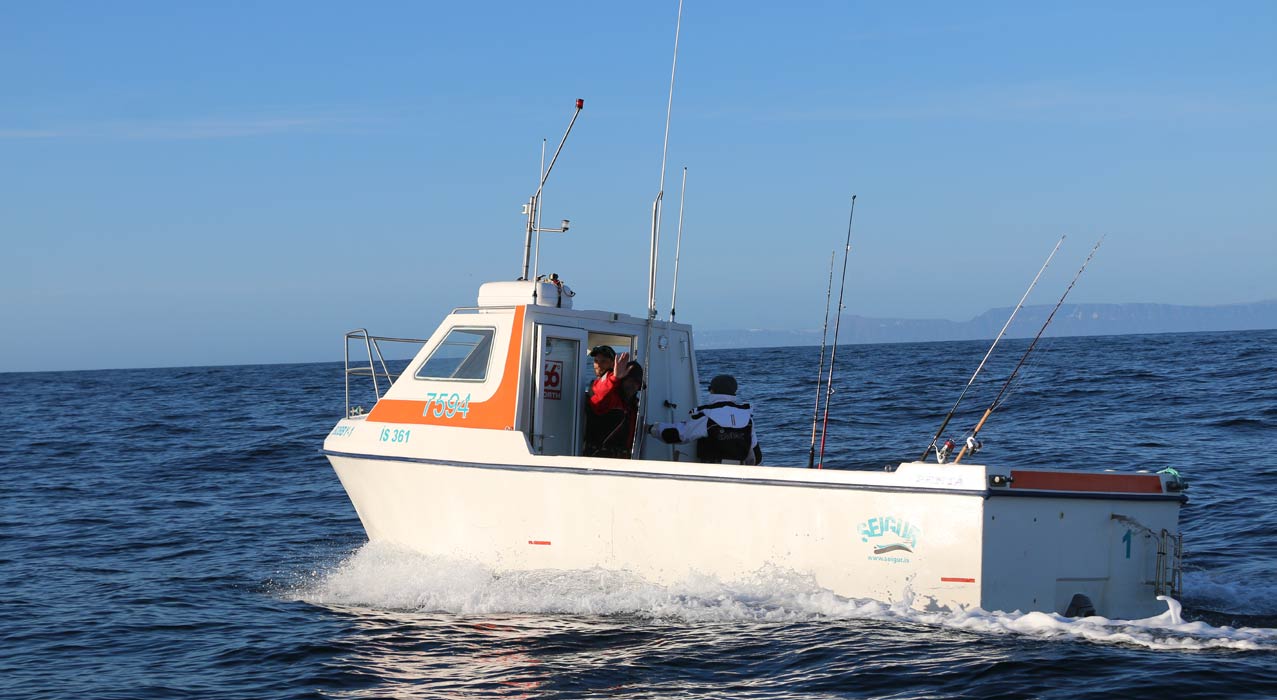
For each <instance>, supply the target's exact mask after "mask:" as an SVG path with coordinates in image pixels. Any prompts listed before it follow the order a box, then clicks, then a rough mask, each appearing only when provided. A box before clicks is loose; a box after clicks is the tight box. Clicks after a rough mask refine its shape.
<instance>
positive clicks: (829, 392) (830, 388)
mask: <svg viewBox="0 0 1277 700" xmlns="http://www.w3.org/2000/svg"><path fill="white" fill-rule="evenodd" d="M855 219H856V195H854V194H853V195H851V213H850V214H848V215H847V245H846V247H845V248H843V251H842V283H841V284H839V285H838V316H837V317H836V318H835V319H834V346H833V347H832V348H830V350H829V383H828V384H827V385H826V388H825V418H824V422H823V424H822V425H821V426H820V461H818V462H816V468H817V469H823V468H824V467H825V437H826V436H827V435H828V433H829V399H830V397H832V396H833V395H834V360H835V359H836V358H837V357H838V329H839V328H842V295H843V290H845V289H846V288H847V258H848V257H849V256H850V255H851V222H852V221H854V220H855Z"/></svg>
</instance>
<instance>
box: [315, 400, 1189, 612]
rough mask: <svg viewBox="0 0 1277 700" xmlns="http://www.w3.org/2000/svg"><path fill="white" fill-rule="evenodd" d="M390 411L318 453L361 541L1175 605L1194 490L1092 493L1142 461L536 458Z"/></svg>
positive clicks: (967, 595)
mask: <svg viewBox="0 0 1277 700" xmlns="http://www.w3.org/2000/svg"><path fill="white" fill-rule="evenodd" d="M383 427H384V424H382V423H370V422H368V421H365V420H363V419H360V418H355V419H345V420H343V421H342V422H341V423H339V424H338V426H337V428H336V429H334V431H333V433H332V434H330V436H329V437H328V439H327V440H326V442H325V452H326V454H327V455H328V457H329V460H330V461H331V463H332V465H333V468H334V469H335V470H336V472H337V474H338V476H339V478H340V479H341V482H342V484H343V486H344V487H345V488H346V491H347V493H348V494H349V495H350V498H351V501H352V502H353V504H354V506H355V509H356V511H357V512H358V514H359V517H360V519H361V521H362V522H363V525H364V528H365V530H366V531H367V533H368V537H369V539H370V540H372V541H374V542H388V543H394V544H397V545H400V546H403V547H407V548H410V549H412V550H415V551H418V552H421V553H424V554H431V555H442V556H448V557H455V558H461V559H465V560H470V561H474V562H477V563H479V564H482V565H484V566H487V567H490V568H492V569H495V570H499V571H511V570H534V569H589V568H593V567H602V568H605V569H612V570H622V571H628V572H631V573H634V574H637V575H639V576H642V577H643V578H645V579H647V580H650V581H653V582H656V583H664V584H668V583H674V582H677V581H680V580H683V579H685V578H686V577H688V576H690V575H694V574H703V575H709V576H713V577H716V578H718V579H720V580H723V581H731V580H735V579H740V578H741V577H745V576H748V575H750V574H752V573H754V572H757V571H759V570H760V569H763V568H766V567H777V568H780V569H783V570H791V571H796V572H799V573H801V574H804V575H809V576H811V577H812V579H813V580H814V582H815V583H816V584H817V585H819V586H821V587H823V588H826V589H829V590H830V591H833V592H834V593H836V594H838V595H841V596H845V597H849V598H872V599H876V600H881V601H887V602H898V601H908V602H909V603H910V604H911V605H913V606H915V607H918V608H921V609H929V610H957V609H960V608H968V607H976V606H978V607H981V608H984V609H987V610H1007V611H1010V610H1022V611H1029V610H1039V611H1047V612H1060V613H1063V612H1065V610H1066V608H1067V607H1068V605H1069V602H1070V600H1071V599H1072V597H1073V595H1074V594H1076V593H1083V594H1085V595H1087V596H1088V597H1089V598H1090V600H1091V601H1092V602H1093V603H1094V605H1095V609H1096V612H1097V613H1098V614H1100V615H1104V616H1106V617H1114V618H1139V617H1147V616H1151V615H1154V614H1157V613H1160V612H1162V611H1164V610H1165V604H1164V603H1161V602H1159V601H1158V600H1157V599H1156V595H1157V593H1158V592H1159V591H1158V590H1156V589H1157V584H1156V579H1157V574H1158V567H1159V561H1158V554H1157V548H1158V546H1159V544H1161V545H1162V546H1165V542H1166V541H1168V540H1167V539H1166V538H1165V537H1162V536H1160V535H1162V533H1163V531H1165V533H1168V534H1169V535H1170V536H1171V537H1173V536H1174V535H1175V533H1176V532H1177V529H1178V515H1179V508H1180V504H1181V500H1182V496H1180V494H1178V493H1172V492H1171V491H1170V489H1167V488H1166V485H1167V483H1168V481H1169V479H1170V477H1158V476H1154V475H1140V476H1139V477H1135V478H1143V479H1144V480H1145V481H1144V483H1145V485H1147V484H1148V483H1150V482H1148V480H1149V479H1153V480H1156V481H1157V482H1158V483H1157V484H1156V485H1155V486H1160V487H1161V488H1160V489H1158V490H1159V491H1160V493H1156V494H1154V493H1134V492H1129V491H1128V492H1121V491H1120V489H1119V490H1118V492H1095V488H1094V486H1093V484H1094V483H1105V481H1104V480H1106V479H1107V480H1112V479H1113V478H1131V477H1129V476H1128V477H1117V475H1108V474H1088V473H1082V472H1048V471H1037V472H1035V471H1033V470H1017V471H1014V472H1013V471H1010V470H1007V469H997V468H991V467H986V466H981V465H974V464H960V465H938V464H924V463H906V464H902V465H900V467H899V468H898V469H896V470H895V471H893V472H857V471H834V470H809V469H786V468H777V467H749V466H728V465H705V464H697V463H689V462H670V461H654V460H640V461H631V460H611V459H598V458H589V457H577V456H544V455H537V454H532V453H531V450H530V448H529V446H528V443H527V440H526V438H525V437H524V435H523V433H521V432H518V431H502V430H455V429H450V428H446V427H431V426H412V427H411V428H412V438H411V440H412V441H413V446H412V448H409V447H408V446H406V445H392V444H387V443H386V442H382V441H380V440H379V439H378V437H377V435H378V434H379V433H380V431H381V430H382V429H383ZM391 427H393V426H391ZM994 475H1001V476H1003V477H1007V476H1012V475H1018V477H1017V481H1030V479H1029V477H1032V476H1035V475H1038V476H1046V477H1050V476H1051V475H1065V478H1066V481H1065V482H1063V484H1064V486H1065V487H1068V485H1069V484H1070V483H1073V484H1082V483H1086V484H1088V485H1087V486H1086V488H1087V489H1088V491H1089V492H1087V491H1075V490H1067V488H1065V489H1061V488H1058V487H1055V486H1050V485H1049V484H1047V485H1045V486H1043V485H1041V484H1039V486H1040V487H1037V488H1016V486H1015V484H1016V483H1017V482H1016V481H1013V482H1012V485H1011V486H991V485H990V477H991V476H994ZM1069 479H1072V481H1069ZM1079 479H1089V481H1086V482H1083V481H1078V480H1079ZM1039 480H1040V479H1039ZM1030 485H1031V486H1032V485H1033V484H1030ZM1162 564H1163V565H1164V562H1162Z"/></svg>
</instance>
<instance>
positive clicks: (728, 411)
mask: <svg viewBox="0 0 1277 700" xmlns="http://www.w3.org/2000/svg"><path fill="white" fill-rule="evenodd" d="M649 432H650V433H651V434H652V436H653V437H657V438H660V439H661V441H662V442H665V443H669V444H674V443H687V442H692V441H693V440H695V441H696V458H697V460H698V461H701V462H708V463H711V464H719V463H727V464H762V463H763V451H762V450H761V449H760V448H759V447H758V436H757V435H756V434H755V433H754V414H753V411H752V409H750V407H749V404H747V403H740V402H738V401H737V400H736V378H735V377H732V376H731V375H728V374H720V375H718V376H717V377H714V378H713V379H712V380H710V383H709V397H708V400H707V401H706V402H705V404H704V405H702V406H697V407H696V410H695V411H692V415H691V418H690V419H688V420H685V421H680V422H678V423H656V424H653V425H652V426H651V428H650V429H649Z"/></svg>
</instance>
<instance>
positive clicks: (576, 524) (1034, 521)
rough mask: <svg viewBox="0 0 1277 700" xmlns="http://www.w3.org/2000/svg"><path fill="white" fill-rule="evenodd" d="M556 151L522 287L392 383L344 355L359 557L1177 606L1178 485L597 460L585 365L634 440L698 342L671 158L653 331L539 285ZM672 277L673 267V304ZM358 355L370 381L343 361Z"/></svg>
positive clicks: (335, 434)
mask: <svg viewBox="0 0 1277 700" xmlns="http://www.w3.org/2000/svg"><path fill="white" fill-rule="evenodd" d="M676 35H677V32H676ZM676 46H677V44H676ZM676 56H677V49H676ZM672 84H673V79H672V76H671V96H672V89H673V87H672ZM671 104H672V97H671ZM581 107H582V103H581V101H579V100H578V101H577V105H576V112H574V113H573V116H572V122H571V123H569V127H568V133H570V132H571V124H572V123H575V120H576V117H577V115H578V114H579V112H580V110H581ZM667 129H668V118H667ZM566 139H567V133H565V134H564V141H566ZM667 143H668V137H667ZM562 147H563V143H562V142H561V143H560V144H559V150H560V151H561V149H562ZM558 153H559V151H556V153H555V158H554V159H552V160H551V162H550V166H549V168H546V169H544V170H543V174H542V177H541V183H540V185H539V186H538V189H537V190H536V194H535V195H533V196H532V198H531V199H530V200H529V202H528V204H527V206H526V207H525V214H526V215H527V227H526V231H525V239H524V256H523V268H522V274H521V275H520V278H519V279H517V280H513V281H496V282H489V283H487V284H484V285H482V286H481V287H480V288H479V290H478V299H477V303H476V304H475V305H474V306H470V307H463V308H457V309H455V310H454V311H453V312H452V313H451V314H449V315H448V316H447V317H446V318H445V319H444V320H443V322H442V323H441V324H439V326H438V328H437V329H436V330H435V331H434V333H433V334H432V335H431V336H430V337H429V338H428V339H425V340H423V341H420V342H421V343H422V345H421V348H420V350H419V351H418V352H417V353H416V355H415V356H414V357H413V358H412V359H411V360H410V361H409V362H408V363H407V365H406V367H405V368H404V369H403V370H402V372H399V373H394V372H391V371H389V369H388V365H387V363H386V362H385V360H384V355H383V351H382V345H383V344H385V343H387V342H391V341H397V340H401V339H394V338H377V337H372V336H370V335H369V334H368V333H367V332H366V331H362V330H360V331H354V332H352V333H348V334H347V336H346V342H347V356H346V360H347V361H346V382H347V391H346V412H345V416H344V417H343V418H342V419H341V420H340V421H339V422H338V423H337V425H336V426H335V427H334V428H333V429H332V431H331V432H330V433H329V435H328V437H327V439H326V440H325V441H324V447H323V452H324V454H325V455H327V457H328V459H329V461H330V462H331V463H332V466H333V469H334V470H336V472H337V475H338V477H339V478H340V479H341V483H342V485H343V486H344V487H345V489H346V492H347V493H348V494H349V496H350V500H351V502H352V503H353V504H354V507H355V510H356V511H357V512H358V514H359V518H360V520H361V521H362V523H363V526H364V529H365V530H366V531H367V533H368V538H369V539H370V540H371V541H373V542H379V543H391V544H395V545H399V546H401V547H405V548H408V549H411V550H415V551H417V552H421V553H424V554H427V555H437V556H441V557H447V558H453V559H460V560H466V561H470V562H475V563H478V564H481V565H483V566H486V567H489V568H491V569H493V570H496V571H518V570H544V569H559V570H579V569H593V568H602V569H608V570H617V571H625V572H629V573H632V574H635V575H638V576H641V577H643V578H645V579H647V580H649V581H652V582H655V583H661V584H670V583H676V582H679V581H682V580H684V579H686V578H688V577H689V576H695V575H705V576H712V577H715V578H717V579H719V580H721V581H724V582H730V581H733V580H737V579H741V578H743V577H749V576H751V575H753V574H755V573H756V572H759V571H760V570H764V569H778V570H783V571H793V572H797V573H799V574H802V575H805V576H807V577H810V579H811V580H812V581H813V582H814V583H815V584H816V585H818V586H821V587H823V588H826V589H828V590H830V591H832V592H833V593H835V594H838V595H840V596H846V597H848V598H869V599H876V600H880V601H886V602H891V603H896V602H905V603H907V604H909V605H912V606H914V607H917V608H920V609H925V610H958V609H963V608H975V607H979V608H983V609H986V610H1005V611H1013V610H1021V611H1044V612H1056V613H1061V614H1066V615H1070V616H1074V615H1084V614H1099V615H1103V616H1106V617H1113V618H1138V617H1147V616H1151V615H1154V614H1157V613H1160V612H1163V611H1165V610H1166V604H1164V603H1163V602H1161V601H1159V597H1166V596H1171V597H1174V596H1178V595H1179V590H1180V568H1181V567H1180V562H1181V540H1180V536H1179V511H1180V507H1181V505H1182V504H1183V503H1185V502H1186V500H1187V499H1186V497H1185V495H1184V493H1183V490H1184V487H1185V484H1184V482H1183V481H1182V480H1181V479H1180V478H1179V476H1178V475H1177V474H1175V473H1174V472H1169V473H1156V474H1154V473H1146V472H1139V471H1131V472H1129V473H1118V472H1115V471H1111V470H1110V469H1108V467H1111V466H1113V465H1103V467H1104V468H1102V469H1094V470H1077V469H1073V468H1067V469H1066V468H1060V469H1029V468H1021V467H1018V466H1017V465H1015V464H989V465H981V464H972V463H969V462H962V463H948V464H945V463H940V462H943V461H944V458H945V456H946V455H944V454H943V451H941V450H937V453H938V455H939V457H940V461H939V462H936V463H931V462H925V461H917V462H904V463H901V464H899V465H898V466H897V467H895V468H894V469H892V470H889V471H845V470H833V469H811V468H805V467H804V465H800V464H789V465H770V466H750V465H745V464H739V463H738V464H723V463H712V464H711V463H702V462H699V461H697V452H696V448H695V445H677V444H675V445H671V444H667V443H666V442H664V441H663V440H661V439H659V438H658V437H655V436H654V435H653V434H651V433H649V432H648V431H646V430H635V431H634V432H635V437H634V438H633V439H632V442H631V443H630V445H629V448H630V449H629V450H628V452H629V455H628V456H629V459H618V458H606V457H600V456H590V454H588V453H587V451H586V442H587V439H586V438H587V435H586V433H587V427H588V425H587V424H588V422H589V420H590V418H589V413H590V410H589V408H588V407H587V405H586V399H585V396H586V391H587V388H588V387H589V386H590V381H591V380H592V379H593V378H594V375H593V372H592V371H591V362H590V359H589V356H588V355H587V352H588V351H589V350H590V349H591V348H597V347H599V346H606V347H609V348H612V350H613V352H614V353H616V354H618V355H619V354H620V353H622V352H626V353H629V354H630V356H631V357H634V358H636V359H637V360H638V361H639V362H640V363H641V364H642V365H643V366H644V367H645V368H646V378H647V383H646V386H645V387H644V388H643V389H642V391H640V392H639V395H638V399H639V401H640V407H641V409H640V411H639V414H640V416H641V423H640V425H642V426H646V425H647V424H648V423H650V422H651V423H654V422H671V421H677V420H681V419H685V418H687V416H688V413H689V412H690V411H691V410H692V409H694V408H695V407H696V406H698V405H699V401H700V399H701V398H702V397H701V393H700V390H699V388H700V386H701V384H700V382H699V381H698V377H697V368H696V353H695V348H694V337H693V334H692V328H691V327H690V326H688V325H686V324H683V323H677V322H675V321H674V320H673V318H674V313H673V303H671V313H670V316H669V319H668V320H660V319H658V314H657V310H656V304H655V280H656V258H657V255H656V253H657V249H658V241H659V227H660V220H661V216H660V208H661V201H662V197H663V190H664V157H662V183H661V184H662V186H661V191H660V192H659V193H658V195H657V198H656V201H655V202H654V204H653V232H652V245H651V250H652V255H651V260H650V278H649V287H648V308H647V313H646V316H645V317H637V316H631V315H628V314H625V313H620V312H617V311H614V310H602V309H599V310H590V309H582V308H578V307H580V306H583V305H585V306H588V302H586V303H585V304H583V303H582V302H583V300H585V299H587V298H588V295H582V296H580V297H577V296H575V295H574V294H573V293H572V292H571V290H569V289H568V288H567V287H566V286H564V285H563V284H562V283H561V281H559V280H558V279H557V277H551V278H550V279H538V275H537V274H536V268H535V267H533V268H532V273H531V274H529V259H530V254H531V249H532V248H531V246H532V241H533V236H534V234H535V235H536V236H538V237H539V234H540V232H541V231H548V230H555V231H563V230H566V229H567V226H568V222H567V221H564V222H563V226H562V228H560V229H543V228H541V227H540V219H539V202H540V196H541V188H542V187H544V184H545V181H546V178H547V177H548V176H549V173H550V170H551V169H552V168H553V166H554V162H555V161H556V160H557V158H558ZM853 214H854V208H853ZM680 218H681V217H680ZM848 237H849V240H850V225H849V231H848ZM538 240H539V238H538ZM680 240H681V224H680ZM1057 247H1058V246H1057ZM1053 254H1054V253H1053ZM538 257H539V255H538ZM1048 260H1049V259H1048ZM677 267H678V266H677V254H676V262H675V277H674V279H675V283H674V289H675V296H676V292H677ZM1084 267H1085V266H1084ZM844 269H845V265H844ZM830 274H831V277H830V283H831V286H832V270H831V273H830ZM1039 274H1040V273H1039ZM1079 274H1080V271H1079ZM1075 280H1076V278H1075ZM1035 282H1036V280H1035ZM1066 294H1067V291H1066ZM1026 296H1027V293H1026ZM1061 301H1063V298H1061ZM1021 303H1023V300H1022V302H1021ZM839 308H841V301H840V303H839ZM1017 308H1018V307H1017ZM1057 308H1058V306H1057ZM1008 323H1009V321H1008ZM1004 331H1005V328H1004ZM835 337H836V332H835ZM351 341H358V342H359V345H360V346H361V347H362V348H363V350H364V352H365V353H366V356H367V362H366V364H365V363H363V362H362V361H361V362H360V363H359V364H358V365H357V366H355V365H352V364H351V362H350V353H349V348H350V343H351ZM995 345H996V343H995ZM834 347H835V348H836V347H837V344H836V342H835V345H834ZM990 351H992V348H991V349H990ZM822 358H823V353H822ZM986 359H987V356H986ZM982 365H983V363H982ZM978 371H979V370H977V373H978ZM358 375H363V376H364V377H365V378H366V379H368V380H370V383H371V384H372V390H373V392H374V398H375V403H374V404H373V405H372V406H371V409H370V410H368V411H367V412H364V410H363V408H362V407H360V406H353V405H352V403H351V396H350V381H351V378H352V377H354V376H358ZM382 380H385V381H387V382H389V385H388V388H385V390H384V391H383V390H382V389H383V387H382V383H381V382H382ZM973 380H974V375H973ZM968 386H970V384H968ZM955 408H956V404H955ZM951 415H952V412H951ZM986 417H987V414H986ZM982 423H983V421H982ZM794 429H795V430H801V429H802V427H801V426H797V425H796V426H794ZM942 430H943V426H942ZM765 437H766V436H764V441H765ZM972 444H973V445H975V444H977V443H975V442H974V441H973V442H972ZM929 454H930V452H929ZM964 454H965V453H964ZM961 456H962V455H960V457H961ZM808 466H810V465H808Z"/></svg>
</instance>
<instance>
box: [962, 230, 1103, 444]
mask: <svg viewBox="0 0 1277 700" xmlns="http://www.w3.org/2000/svg"><path fill="white" fill-rule="evenodd" d="M1103 242H1104V238H1103V237H1101V238H1100V240H1098V241H1096V242H1095V246H1094V247H1093V248H1091V253H1090V254H1089V255H1087V256H1086V260H1084V261H1083V262H1082V267H1079V268H1078V269H1077V274H1075V275H1073V281H1071V282H1069V286H1068V287H1066V288H1065V290H1064V293H1063V294H1061V295H1060V300H1059V301H1057V302H1055V308H1054V309H1051V313H1050V314H1049V315H1047V317H1046V322H1044V323H1043V324H1042V327H1041V328H1039V329H1038V334H1037V335H1035V336H1034V337H1033V342H1031V343H1029V347H1028V348H1027V349H1026V350H1025V351H1024V355H1023V356H1022V357H1021V358H1020V361H1019V362H1018V363H1016V365H1015V369H1013V370H1011V374H1010V376H1008V377H1007V380H1006V381H1005V382H1003V383H1002V388H1001V389H999V390H998V395H997V396H995V397H993V403H991V404H989V408H988V409H987V410H985V412H984V415H983V416H981V417H980V422H979V423H976V426H975V427H974V428H972V429H971V435H970V436H969V437H967V441H966V442H967V444H965V445H963V446H962V450H961V451H960V452H958V456H957V457H954V458H953V463H954V464H957V463H958V462H961V461H962V458H963V457H965V456H966V455H967V454H968V452H971V453H974V452H975V450H978V449H980V448H979V444H980V443H978V442H977V441H976V436H977V435H979V434H980V429H981V428H983V427H984V422H985V421H987V420H989V416H990V415H992V414H993V411H994V409H996V408H997V407H998V403H999V402H1000V401H1001V400H1002V396H1003V394H1006V392H1007V389H1009V388H1010V387H1011V382H1012V381H1014V380H1015V375H1016V374H1018V373H1019V372H1020V368H1021V367H1023V366H1024V362H1025V360H1027V359H1029V355H1031V354H1032V353H1033V348H1035V347H1037V344H1038V341H1039V340H1041V339H1042V334H1043V333H1044V332H1046V327H1047V326H1049V325H1051V319H1053V318H1055V312H1056V311H1059V310H1060V307H1061V306H1063V305H1064V299H1065V298H1066V297H1068V295H1069V292H1071V291H1073V285H1075V284H1077V280H1078V278H1079V277H1081V276H1082V271H1083V270H1085V269H1086V266H1087V265H1089V264H1091V258H1093V257H1095V251H1097V250H1099V249H1100V244H1101V243H1103Z"/></svg>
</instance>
